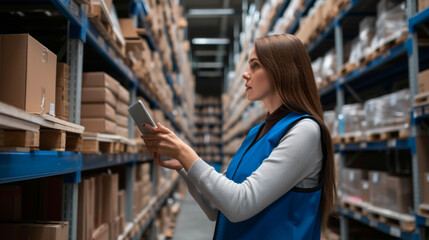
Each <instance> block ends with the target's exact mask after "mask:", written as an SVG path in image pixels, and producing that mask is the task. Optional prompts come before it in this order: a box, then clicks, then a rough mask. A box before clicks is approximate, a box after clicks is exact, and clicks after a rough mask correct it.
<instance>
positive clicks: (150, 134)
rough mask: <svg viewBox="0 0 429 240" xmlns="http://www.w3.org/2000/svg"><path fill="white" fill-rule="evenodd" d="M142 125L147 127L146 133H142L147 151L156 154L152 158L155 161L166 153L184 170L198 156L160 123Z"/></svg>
mask: <svg viewBox="0 0 429 240" xmlns="http://www.w3.org/2000/svg"><path fill="white" fill-rule="evenodd" d="M143 127H144V128H146V129H147V133H146V134H144V135H142V138H143V140H144V142H145V144H146V146H147V148H148V150H149V152H151V153H156V154H158V156H157V157H156V156H155V158H154V160H155V161H159V155H166V156H169V157H171V158H173V159H177V160H178V162H180V164H181V166H183V167H184V168H185V170H189V168H190V167H191V166H192V164H193V163H194V162H195V161H196V160H197V159H198V158H199V157H198V155H197V154H196V153H195V151H194V150H193V149H192V148H191V147H189V146H188V145H186V143H184V142H183V141H182V140H181V139H180V138H179V137H177V136H176V134H174V133H173V132H172V131H171V130H170V129H168V128H166V127H164V126H162V125H161V124H160V123H158V124H157V127H152V126H150V125H148V124H144V125H143ZM156 154H155V155H156ZM166 164H167V163H166ZM176 167H177V166H176Z"/></svg>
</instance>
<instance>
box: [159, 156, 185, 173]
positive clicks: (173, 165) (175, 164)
mask: <svg viewBox="0 0 429 240" xmlns="http://www.w3.org/2000/svg"><path fill="white" fill-rule="evenodd" d="M153 163H155V164H156V165H158V166H161V167H165V168H169V169H173V170H176V171H179V170H180V169H182V168H183V167H182V164H180V162H179V161H178V160H177V159H172V160H166V161H160V160H159V158H157V159H155V158H154V160H153Z"/></svg>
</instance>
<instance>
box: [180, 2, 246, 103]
mask: <svg viewBox="0 0 429 240" xmlns="http://www.w3.org/2000/svg"><path fill="white" fill-rule="evenodd" d="M243 2H244V3H245V4H244V5H245V6H247V5H248V4H251V3H253V1H247V0H245V1H243V0H209V1H201V0H181V1H180V4H181V5H182V6H183V7H184V10H183V11H184V14H185V15H187V17H188V39H189V41H190V43H191V60H192V63H193V71H194V74H195V78H196V92H197V93H198V94H202V95H205V96H208V95H209V96H219V95H220V94H221V93H222V91H223V84H224V80H225V78H226V76H227V74H228V71H233V67H234V64H233V60H232V59H233V53H234V36H235V38H236V39H237V40H238V35H239V32H241V31H242V26H241V25H242V14H241V13H242V6H243ZM246 3H247V4H246ZM246 8H247V7H246ZM219 9H222V10H221V11H220V12H219ZM201 10H203V11H201ZM232 10H233V11H232ZM234 28H235V35H234ZM197 38H214V39H216V40H217V41H218V40H219V38H220V39H221V40H222V39H223V38H226V39H228V40H229V43H225V45H214V44H210V45H197V44H193V43H192V42H193V41H192V40H193V39H197ZM203 40H204V39H203ZM194 41H197V40H194ZM222 41H225V39H223V40H222ZM236 51H238V49H236Z"/></svg>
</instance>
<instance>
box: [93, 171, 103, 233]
mask: <svg viewBox="0 0 429 240" xmlns="http://www.w3.org/2000/svg"><path fill="white" fill-rule="evenodd" d="M94 211H95V212H94V228H98V227H99V226H100V225H101V224H102V213H103V176H102V175H98V176H96V177H95V208H94Z"/></svg>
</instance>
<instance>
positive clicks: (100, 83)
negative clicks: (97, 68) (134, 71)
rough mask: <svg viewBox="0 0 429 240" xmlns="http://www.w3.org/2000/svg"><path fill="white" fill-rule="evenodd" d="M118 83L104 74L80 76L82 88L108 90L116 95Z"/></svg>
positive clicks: (91, 73) (90, 73)
mask: <svg viewBox="0 0 429 240" xmlns="http://www.w3.org/2000/svg"><path fill="white" fill-rule="evenodd" d="M118 86H119V82H118V81H116V80H115V79H114V78H112V77H111V76H109V75H108V74H107V73H104V72H86V73H83V74H82V88H89V87H90V88H94V87H95V88H108V89H110V91H112V92H113V93H114V94H115V95H117V94H118Z"/></svg>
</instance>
